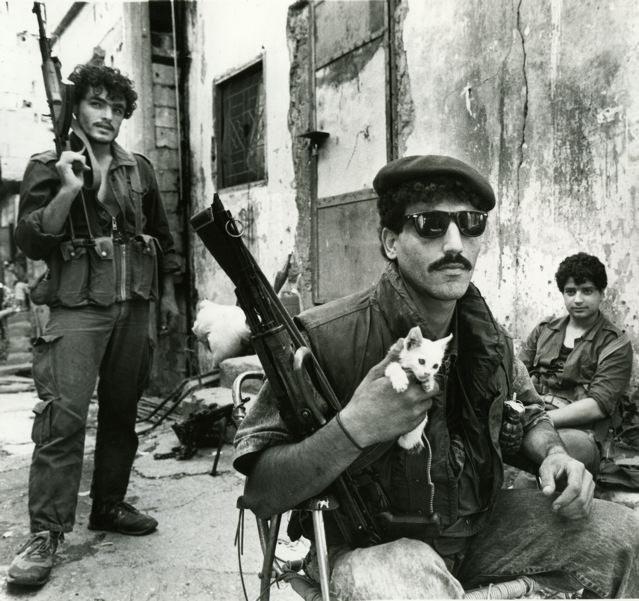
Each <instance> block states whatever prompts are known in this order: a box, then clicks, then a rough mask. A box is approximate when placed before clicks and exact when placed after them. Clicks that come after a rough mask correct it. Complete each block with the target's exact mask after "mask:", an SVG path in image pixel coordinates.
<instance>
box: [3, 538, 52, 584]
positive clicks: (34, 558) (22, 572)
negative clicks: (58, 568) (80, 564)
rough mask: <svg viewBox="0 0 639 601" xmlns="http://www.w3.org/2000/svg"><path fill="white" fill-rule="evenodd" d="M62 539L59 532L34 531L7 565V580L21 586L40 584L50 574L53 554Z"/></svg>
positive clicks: (47, 578)
mask: <svg viewBox="0 0 639 601" xmlns="http://www.w3.org/2000/svg"><path fill="white" fill-rule="evenodd" d="M62 539H63V534H62V533H61V532H46V531H45V532H35V533H33V534H32V535H31V538H30V539H29V540H28V541H27V542H26V543H25V544H24V545H23V546H22V548H21V549H19V550H18V553H17V554H16V556H15V557H14V558H13V561H12V562H11V565H10V566H9V572H8V574H7V582H8V583H9V584H18V585H21V586H41V585H43V584H44V583H45V582H46V581H47V580H49V575H50V574H51V568H52V567H53V556H54V555H55V551H56V549H57V548H58V542H59V541H61V540H62Z"/></svg>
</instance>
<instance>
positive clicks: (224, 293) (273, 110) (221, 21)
mask: <svg viewBox="0 0 639 601" xmlns="http://www.w3.org/2000/svg"><path fill="white" fill-rule="evenodd" d="M289 4H290V3H289V2H288V1H284V0H268V1H267V0H251V1H248V0H239V1H236V2H224V1H213V2H198V3H197V4H194V5H193V8H192V10H191V12H190V24H189V31H190V39H189V41H188V46H189V51H190V55H191V64H192V68H191V73H190V77H189V82H188V101H189V104H188V111H189V117H190V128H191V129H190V131H189V132H188V135H189V143H190V147H191V155H192V167H193V170H192V173H193V177H192V182H191V185H192V198H193V212H194V213H195V212H197V211H198V210H200V209H203V208H205V207H206V206H208V205H210V203H211V201H212V199H213V193H214V192H215V191H216V189H215V185H214V182H215V179H214V171H213V169H214V165H213V163H214V161H213V160H212V157H214V153H215V139H214V133H213V132H214V131H215V128H214V95H213V91H214V83H215V82H216V81H218V80H219V79H220V78H223V77H225V76H227V75H229V74H231V73H233V72H235V71H237V70H238V69H240V68H241V67H243V66H245V65H248V64H249V63H251V62H252V61H255V60H256V59H258V58H259V57H260V56H263V66H264V85H265V91H266V107H265V116H264V119H265V126H266V161H267V165H266V172H267V180H266V182H265V183H260V184H255V185H244V186H235V187H233V188H227V189H222V190H217V191H218V193H219V194H220V197H221V198H222V201H223V202H224V204H225V206H226V207H227V209H229V210H231V211H232V212H233V213H234V214H235V216H236V217H238V218H240V219H241V220H242V221H243V222H244V225H245V227H246V229H247V232H248V235H247V237H246V242H247V245H248V247H249V248H250V250H251V251H252V252H253V254H254V255H255V257H256V259H257V261H258V262H259V264H260V266H261V267H262V270H263V271H264V273H265V274H266V276H267V277H268V278H271V279H272V278H273V276H274V275H275V273H276V272H277V271H278V270H279V269H281V267H282V266H283V265H284V262H285V260H286V257H287V256H288V254H289V253H290V252H293V251H294V250H295V235H296V227H297V222H298V215H297V208H296V204H295V180H294V174H293V157H292V151H291V147H292V140H291V135H290V133H289V129H288V120H287V117H288V107H289V57H288V43H287V38H286V32H287V9H288V5H289ZM195 238H197V237H195ZM193 262H194V273H195V277H196V287H197V291H198V295H199V297H200V298H208V299H210V300H213V301H216V302H222V303H235V296H234V293H233V288H232V285H231V283H230V280H229V279H228V278H227V276H226V275H225V274H224V273H223V272H221V271H220V270H219V268H217V264H216V262H215V259H213V257H211V255H210V254H209V253H208V251H206V249H205V248H204V246H203V245H202V244H201V242H200V240H199V239H195V240H194V247H193Z"/></svg>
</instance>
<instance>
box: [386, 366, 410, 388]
mask: <svg viewBox="0 0 639 601" xmlns="http://www.w3.org/2000/svg"><path fill="white" fill-rule="evenodd" d="M384 375H385V376H386V377H387V378H388V379H389V380H390V382H391V386H392V387H393V389H394V390H395V392H405V391H406V389H407V388H408V384H409V380H408V376H407V375H406V372H405V371H404V370H403V369H402V366H401V365H400V364H399V363H389V364H388V366H387V367H386V371H385V372H384Z"/></svg>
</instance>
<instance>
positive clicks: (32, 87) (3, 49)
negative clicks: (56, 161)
mask: <svg viewBox="0 0 639 601" xmlns="http://www.w3.org/2000/svg"><path fill="white" fill-rule="evenodd" d="M32 6H33V4H32V3H26V2H17V1H16V0H12V1H11V2H8V3H5V2H3V3H1V4H0V25H1V30H2V35H1V36H0V132H2V133H1V135H0V173H1V174H2V180H3V181H4V182H5V183H6V182H7V181H14V182H18V181H20V180H21V179H22V174H23V173H24V169H25V167H26V166H27V161H28V160H29V157H30V156H31V155H32V154H33V153H35V152H38V151H39V150H41V149H44V148H47V147H52V146H53V132H51V131H50V130H49V127H48V125H47V123H46V122H45V121H44V120H43V119H42V114H43V113H48V108H47V103H46V96H45V93H44V84H43V83H42V75H41V71H40V64H41V62H42V60H41V58H40V50H39V47H38V39H37V37H36V33H37V31H38V28H37V21H36V17H35V15H34V14H33V13H32V12H31V8H32Z"/></svg>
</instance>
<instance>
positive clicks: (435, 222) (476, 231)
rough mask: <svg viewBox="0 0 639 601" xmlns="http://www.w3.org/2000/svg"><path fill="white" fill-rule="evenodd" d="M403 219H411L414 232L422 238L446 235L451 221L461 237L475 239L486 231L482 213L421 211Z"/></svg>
mask: <svg viewBox="0 0 639 601" xmlns="http://www.w3.org/2000/svg"><path fill="white" fill-rule="evenodd" d="M404 219H412V220H413V225H414V226H415V231H416V232H417V234H418V235H419V236H421V237H422V238H439V237H441V236H443V235H445V234H446V232H447V231H448V226H449V225H450V220H451V219H452V220H453V221H454V222H455V223H456V224H457V227H458V228H459V231H460V232H461V234H462V235H463V236H468V237H469V238H476V237H477V236H481V235H482V234H483V233H484V230H485V229H486V222H487V220H488V213H485V212H484V211H456V212H455V213H449V212H447V211H422V212H421V213H412V214H411V215H404Z"/></svg>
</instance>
